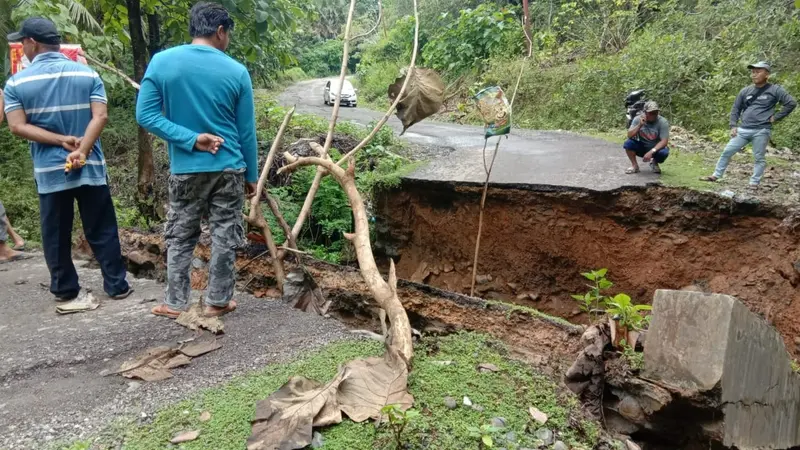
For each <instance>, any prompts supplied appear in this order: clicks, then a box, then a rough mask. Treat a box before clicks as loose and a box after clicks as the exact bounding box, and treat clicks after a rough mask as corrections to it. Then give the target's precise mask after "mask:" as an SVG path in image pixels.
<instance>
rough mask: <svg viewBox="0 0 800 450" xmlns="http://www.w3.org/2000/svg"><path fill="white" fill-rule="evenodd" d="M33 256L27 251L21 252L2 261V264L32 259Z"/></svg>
mask: <svg viewBox="0 0 800 450" xmlns="http://www.w3.org/2000/svg"><path fill="white" fill-rule="evenodd" d="M31 258H33V255H27V254H25V253H20V254H18V255H14V256H12V257H11V258H8V259H4V260H2V261H0V264H6V263H11V262H14V261H23V260H26V259H31Z"/></svg>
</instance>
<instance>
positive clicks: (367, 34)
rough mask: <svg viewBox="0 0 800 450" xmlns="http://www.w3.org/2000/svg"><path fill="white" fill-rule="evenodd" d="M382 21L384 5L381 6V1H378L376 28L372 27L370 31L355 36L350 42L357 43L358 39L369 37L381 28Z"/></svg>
mask: <svg viewBox="0 0 800 450" xmlns="http://www.w3.org/2000/svg"><path fill="white" fill-rule="evenodd" d="M382 19H383V5H382V4H381V0H378V21H377V22H375V26H374V27H372V28H371V29H370V30H369V31H367V32H366V33H364V34H359V35H358V36H354V37H352V38H350V40H351V41H355V40H357V39H361V38H363V37H367V36H369V35H370V34H372V33H374V32H375V30H377V29H378V26H380V24H381V20H382Z"/></svg>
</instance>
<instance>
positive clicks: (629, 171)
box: [625, 167, 639, 175]
mask: <svg viewBox="0 0 800 450" xmlns="http://www.w3.org/2000/svg"><path fill="white" fill-rule="evenodd" d="M625 173H627V174H628V175H630V174H632V173H639V168H638V167H629V168H628V170H626V171H625Z"/></svg>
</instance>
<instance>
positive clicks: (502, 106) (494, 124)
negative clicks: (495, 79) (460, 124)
mask: <svg viewBox="0 0 800 450" xmlns="http://www.w3.org/2000/svg"><path fill="white" fill-rule="evenodd" d="M475 101H476V102H477V104H478V112H479V113H480V115H481V117H482V118H483V122H484V124H485V127H486V139H489V138H490V137H492V136H502V135H504V134H508V133H509V132H511V105H509V104H508V100H507V99H506V96H505V94H504V93H503V90H502V89H501V88H500V87H499V86H490V87H487V88H486V89H483V90H482V91H480V92H478V93H477V94H475Z"/></svg>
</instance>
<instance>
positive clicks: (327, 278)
mask: <svg viewBox="0 0 800 450" xmlns="http://www.w3.org/2000/svg"><path fill="white" fill-rule="evenodd" d="M122 242H123V253H124V254H126V255H128V264H129V269H132V270H134V271H137V270H138V265H137V264H136V263H135V262H134V261H133V260H132V259H131V258H130V256H129V255H131V254H134V253H135V252H138V253H139V254H145V255H147V257H146V258H135V259H137V260H142V259H144V260H146V261H147V262H148V263H149V262H151V261H152V262H154V263H156V265H157V267H156V269H155V271H160V272H161V273H163V271H164V270H165V266H164V260H163V257H162V256H161V255H162V253H161V252H163V244H162V242H161V237H160V236H158V235H153V234H139V233H136V232H131V231H123V232H122ZM261 253H262V252H261V250H260V249H258V250H253V251H250V252H249V254H247V252H243V253H242V254H240V255H239V257H238V259H237V261H236V266H237V268H238V269H239V270H238V280H239V283H238V284H239V286H238V287H239V289H242V288H244V286H245V285H247V290H249V291H252V292H262V291H263V292H273V291H274V289H271V288H269V287H268V286H269V285H270V284H271V283H274V279H273V273H272V265H271V264H270V262H269V261H268V260H267V259H266V258H264V257H262V258H258V259H255V260H253V261H251V259H250V258H252V257H253V255H260V254H261ZM195 256H196V257H197V258H199V259H200V260H203V261H208V260H209V259H210V250H209V248H208V247H207V246H206V245H203V243H202V242H201V244H200V245H198V248H197V250H196V251H195ZM306 268H307V269H308V270H309V272H310V273H311V274H312V275H313V276H314V279H315V280H316V281H317V283H318V285H319V286H320V287H321V288H322V290H323V292H324V294H325V295H326V296H327V297H329V298H331V299H333V300H334V301H333V304H332V306H331V310H330V312H331V313H332V314H334V315H335V316H336V317H337V318H338V319H340V320H341V321H343V322H344V323H346V324H348V325H349V326H351V327H352V328H360V329H364V328H367V329H370V330H372V331H376V332H377V331H380V323H379V322H378V318H377V309H376V308H375V304H374V301H373V299H372V296H371V295H370V293H369V291H368V289H367V286H366V284H365V283H364V282H363V280H362V278H361V275H360V274H359V272H358V271H357V270H356V269H354V268H352V267H343V266H334V265H331V264H327V263H323V262H316V261H312V262H309V263H308V264H307V265H306ZM287 269H288V268H287ZM207 280H208V277H207V269H193V270H192V287H193V288H194V289H204V288H205V285H206V284H207ZM398 296H399V297H400V300H401V301H402V302H403V306H404V307H405V308H406V310H407V311H408V314H409V317H410V319H411V322H412V326H413V327H414V328H416V329H418V330H420V331H422V332H424V333H434V334H436V333H450V332H454V331H459V330H471V331H479V332H483V333H487V334H490V335H492V336H494V337H496V338H498V339H500V340H502V341H504V342H506V343H507V344H508V345H509V347H510V348H511V349H512V350H513V351H514V353H515V354H516V356H518V357H520V358H522V359H525V360H527V361H530V362H531V363H533V364H535V365H537V366H539V367H540V368H541V369H542V371H543V372H545V373H558V372H559V371H563V370H564V369H565V368H566V366H567V365H568V364H570V363H571V362H572V359H573V358H574V355H575V353H577V351H578V350H579V340H580V335H581V333H582V332H583V329H582V328H581V327H579V326H574V325H568V324H562V323H558V322H557V321H555V320H552V319H548V318H542V317H539V316H537V315H535V314H532V313H530V312H528V311H524V310H515V309H511V308H509V307H508V306H505V305H501V304H495V303H487V302H486V301H483V300H480V299H474V298H468V297H466V296H463V295H459V294H453V293H450V292H442V291H439V290H437V289H435V288H430V287H428V286H424V285H418V284H415V283H410V282H407V281H402V280H401V282H400V284H399V286H398ZM265 301H271V300H267V299H265Z"/></svg>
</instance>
